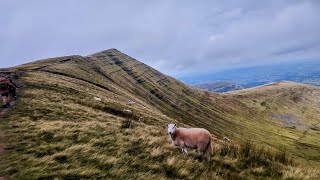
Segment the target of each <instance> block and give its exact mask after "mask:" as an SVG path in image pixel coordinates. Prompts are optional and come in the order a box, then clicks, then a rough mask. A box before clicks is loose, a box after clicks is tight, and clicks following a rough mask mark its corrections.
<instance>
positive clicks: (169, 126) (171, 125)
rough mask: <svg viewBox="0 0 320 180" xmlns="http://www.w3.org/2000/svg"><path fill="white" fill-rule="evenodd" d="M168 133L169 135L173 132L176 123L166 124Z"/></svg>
mask: <svg viewBox="0 0 320 180" xmlns="http://www.w3.org/2000/svg"><path fill="white" fill-rule="evenodd" d="M167 127H168V134H169V135H171V134H173V133H174V132H175V130H176V128H177V125H176V124H167Z"/></svg>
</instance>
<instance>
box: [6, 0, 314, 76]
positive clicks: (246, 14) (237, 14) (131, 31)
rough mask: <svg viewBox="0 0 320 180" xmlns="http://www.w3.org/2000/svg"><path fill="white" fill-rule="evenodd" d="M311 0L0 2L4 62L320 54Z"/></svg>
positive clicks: (176, 69)
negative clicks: (103, 55) (106, 54)
mask: <svg viewBox="0 0 320 180" xmlns="http://www.w3.org/2000/svg"><path fill="white" fill-rule="evenodd" d="M319 8H320V3H318V1H313V0H309V1H307V0H300V1H298V0H297V1H295V0H271V1H263V2H262V1H254V0H231V1H228V2H222V1H218V0H217V1H209V0H208V1H199V2H197V3H195V1H191V0H190V1H183V2H182V1H171V0H163V1H155V0H150V1H143V0H140V1H129V0H127V1H124V0H123V1H121V0H120V1H99V0H92V1H85V0H70V1H62V0H57V1H41V0H29V1H17V0H0V12H1V16H0V59H1V60H0V62H1V63H0V67H7V66H13V65H17V64H21V63H25V62H28V61H32V60H37V59H41V58H47V57H53V56H63V55H71V54H80V55H88V54H91V53H94V52H97V51H100V50H105V49H108V48H118V49H119V50H121V51H123V52H125V53H127V54H129V55H131V56H133V57H135V58H137V59H139V60H142V61H143V62H145V63H147V64H149V65H151V66H153V67H155V68H157V69H159V70H161V71H163V72H165V73H169V74H179V73H180V74H181V73H188V72H197V71H198V72H200V71H210V70H213V71H214V70H219V69H223V68H230V67H236V66H240V65H241V66H249V65H253V64H263V63H272V62H275V61H290V60H303V59H319V56H320V46H319V45H320V35H319V33H318V29H320V21H319V17H320V11H319V10H320V9H319Z"/></svg>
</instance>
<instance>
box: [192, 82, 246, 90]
mask: <svg viewBox="0 0 320 180" xmlns="http://www.w3.org/2000/svg"><path fill="white" fill-rule="evenodd" d="M195 87H197V88H200V89H205V90H208V91H213V92H228V91H235V90H241V89H243V87H242V86H241V85H239V84H236V83H232V82H226V81H221V82H210V83H204V84H199V85H196V86H195Z"/></svg>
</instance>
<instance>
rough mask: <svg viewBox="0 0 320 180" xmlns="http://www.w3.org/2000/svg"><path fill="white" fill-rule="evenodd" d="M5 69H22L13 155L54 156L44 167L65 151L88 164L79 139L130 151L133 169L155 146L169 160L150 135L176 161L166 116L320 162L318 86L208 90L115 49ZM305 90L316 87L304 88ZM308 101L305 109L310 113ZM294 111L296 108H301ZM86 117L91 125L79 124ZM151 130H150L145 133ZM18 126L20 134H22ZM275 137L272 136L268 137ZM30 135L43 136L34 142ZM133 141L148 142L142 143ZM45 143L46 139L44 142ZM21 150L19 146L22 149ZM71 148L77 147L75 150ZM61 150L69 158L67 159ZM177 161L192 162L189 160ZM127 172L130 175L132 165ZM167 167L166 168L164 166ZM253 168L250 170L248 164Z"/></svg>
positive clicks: (13, 115) (13, 117) (11, 120)
mask: <svg viewBox="0 0 320 180" xmlns="http://www.w3.org/2000/svg"><path fill="white" fill-rule="evenodd" d="M8 70H9V71H10V72H16V73H17V74H19V77H20V81H22V82H23V84H24V87H23V88H22V89H21V92H20V93H21V99H20V100H19V101H18V102H17V105H16V107H15V108H14V109H13V110H12V111H11V112H10V113H9V114H8V116H7V117H6V118H5V119H6V122H7V123H8V124H5V126H7V127H10V128H6V129H7V133H8V135H10V136H12V137H11V139H10V144H9V147H10V148H12V149H13V150H14V151H12V154H9V157H8V160H9V159H10V158H14V157H16V156H14V155H16V154H17V153H18V154H19V153H25V154H24V155H26V154H28V153H29V154H30V153H31V154H32V155H33V156H34V157H36V158H35V159H34V158H27V160H26V163H29V164H35V163H36V162H38V161H39V162H45V161H46V160H49V163H52V164H53V165H52V166H48V165H46V166H45V167H46V172H47V173H49V172H50V171H52V169H51V168H55V167H56V168H59V169H60V168H61V167H62V166H61V165H60V164H56V163H57V161H58V162H59V161H60V160H61V158H62V161H66V162H68V158H71V159H70V162H73V163H75V164H78V163H80V164H81V163H84V162H79V161H78V160H77V159H73V158H74V156H75V157H78V156H77V155H76V153H75V152H76V151H81V152H82V153H83V154H86V153H85V152H83V151H82V150H79V149H78V148H79V147H80V146H81V147H82V146H85V147H86V148H87V149H89V150H90V151H93V152H94V153H96V155H97V156H99V157H101V159H104V160H105V161H106V162H107V161H109V159H110V157H109V155H110V156H112V157H116V159H117V160H115V161H119V162H118V163H119V165H123V163H124V162H125V159H123V158H124V157H126V158H129V159H130V160H131V161H132V162H131V163H133V164H131V165H130V167H131V166H134V162H135V161H138V162H140V163H141V162H142V161H143V162H144V161H146V162H150V159H148V156H145V154H146V152H148V153H150V154H154V153H155V154H156V155H155V157H154V158H156V159H157V157H161V158H160V159H163V158H165V157H163V156H161V155H160V154H159V152H158V151H159V149H157V147H154V146H152V142H153V143H156V145H157V146H158V148H160V149H161V150H162V151H164V153H165V154H166V155H167V156H168V159H167V161H168V162H170V161H172V160H170V159H171V158H173V157H172V151H174V150H172V149H170V145H169V144H168V143H170V141H168V140H167V139H166V137H167V136H166V133H165V132H166V130H165V127H166V126H165V124H166V123H171V122H174V123H178V125H179V126H180V125H181V126H186V127H203V128H206V129H208V130H209V131H210V132H211V133H212V134H213V135H214V136H215V137H217V138H218V139H222V138H223V137H228V138H230V139H231V140H232V141H234V142H238V141H241V140H250V141H252V142H256V143H263V144H265V145H266V146H268V147H269V148H273V149H279V150H286V151H288V152H289V153H290V154H293V155H294V156H296V157H297V158H298V160H299V162H301V163H306V162H305V161H308V162H310V163H312V164H313V166H315V167H317V166H318V165H319V160H320V159H319V158H318V156H319V153H318V152H317V150H318V149H320V144H319V143H318V142H316V139H317V138H319V134H317V132H318V130H317V128H318V124H315V122H317V121H319V118H318V117H319V116H318V115H319V113H320V112H319V110H318V109H317V108H314V107H312V106H313V105H315V104H317V103H318V99H319V98H317V96H316V95H317V93H319V92H320V89H319V88H311V87H309V86H308V87H302V88H301V87H298V88H296V86H295V85H293V86H289V87H283V89H281V88H280V89H279V90H278V89H276V90H275V91H272V93H270V94H269V95H268V96H266V95H265V92H262V93H259V92H253V93H252V94H243V91H241V92H238V91H234V92H232V93H222V94H219V93H214V92H208V91H205V90H200V89H197V88H193V87H191V86H188V85H186V84H184V83H182V82H180V81H178V80H176V79H174V78H172V77H170V76H166V75H164V74H163V73H161V72H159V71H157V70H155V69H153V68H152V67H149V66H147V65H145V64H144V63H141V62H139V61H138V60H136V59H134V58H132V57H130V56H128V55H126V54H124V53H122V52H120V51H118V50H116V49H110V50H106V51H101V52H98V53H94V54H92V55H89V56H84V57H82V56H66V57H58V58H50V59H47V60H42V61H36V62H33V63H28V64H24V65H21V66H16V67H13V68H7V69H5V71H8ZM0 71H1V70H0ZM289 84H290V83H289ZM280 86H283V85H282V84H280ZM266 87H268V86H266ZM269 88H270V86H269ZM305 90H308V92H309V94H304V93H303V92H304V91H305ZM280 91H283V92H284V93H283V92H280ZM292 92H296V93H292ZM40 95H41V96H40ZM295 96H296V97H295ZM96 99H98V100H96ZM99 99H100V100H99ZM285 106H287V107H288V109H285V108H284V107H285ZM289 107H290V108H289ZM301 107H304V108H302V109H303V112H302V111H301V110H300V109H301ZM297 109H298V110H299V112H295V111H296V110H297ZM128 112H131V113H128ZM287 114H289V115H291V116H287ZM287 117H289V118H287ZM291 117H292V118H291ZM126 119H132V120H133V121H134V124H135V127H134V128H133V129H131V130H130V129H129V130H119V126H122V125H121V123H122V122H125V120H126ZM310 119H311V120H310ZM288 120H296V121H297V122H300V121H301V122H303V127H301V128H307V129H308V131H307V132H306V133H305V132H304V131H303V130H301V129H300V127H297V128H288V127H286V126H284V125H283V123H285V122H287V121H288ZM3 123H4V122H3ZM80 124H81V125H86V126H83V127H82V126H79V125H80ZM313 124H315V125H313ZM15 129H17V130H15ZM144 129H148V132H145V131H144ZM151 129H152V131H151ZM56 132H59V133H58V134H56ZM15 133H20V134H19V137H17V136H16V135H15ZM100 133H101V134H100ZM110 133H111V134H112V135H114V136H116V137H117V138H116V139H113V140H114V141H115V142H114V143H113V142H112V141H111V139H112V137H113V136H111V134H110ZM90 134H92V135H90ZM89 135H90V136H89ZM268 135H272V137H273V138H265V137H266V136H268ZM88 136H89V137H90V138H89V137H88ZM21 138H25V139H21ZM99 139H103V140H102V141H100V140H99ZM297 140H298V141H297ZM33 141H34V142H37V143H31V142H33ZM51 141H52V142H54V143H58V142H59V143H58V144H57V145H59V146H58V147H56V148H57V149H55V148H53V149H52V148H49V147H51V146H53V144H51ZM103 141H106V142H108V146H110V147H117V148H119V152H122V153H124V154H128V153H129V155H130V154H131V153H133V154H135V152H136V151H137V152H140V151H141V152H142V151H143V152H144V153H142V154H144V156H143V157H140V158H138V159H136V158H134V156H123V154H117V153H116V152H117V151H115V150H114V149H112V148H111V150H110V149H109V147H108V146H106V144H103ZM83 142H84V144H83ZM136 142H141V143H142V145H143V147H140V146H142V145H139V144H137V143H136ZM30 143H31V145H29V146H28V144H30ZM41 143H42V144H43V143H44V144H45V145H46V146H45V147H43V146H42V145H40V144H41ZM96 143H98V144H99V145H98V146H97V145H96ZM121 143H124V144H126V145H128V146H129V147H126V146H123V145H122V144H121ZM145 143H146V144H145ZM292 144H294V145H292ZM130 147H140V148H142V149H140V150H139V148H134V149H131V148H130ZM17 148H18V149H19V148H20V150H21V151H17V150H16V149H17ZM42 149H43V150H42ZM48 149H50V150H48ZM102 150H104V151H102ZM47 151H49V152H47ZM150 151H151V152H150ZM104 152H107V154H108V153H109V154H108V158H106V157H104V156H103V154H104ZM43 153H44V154H43ZM70 153H71V154H72V153H75V154H74V156H71V155H70ZM39 154H43V155H39ZM86 155H87V154H86ZM175 155H177V154H175ZM38 156H39V157H38ZM105 156H106V155H105ZM179 157H180V156H179ZM56 158H58V160H57V159H56ZM64 158H66V159H65V160H63V159H64ZM78 158H80V159H81V157H78ZM90 158H94V157H90ZM145 159H148V161H147V160H145ZM95 161H99V160H98V159H96V160H95ZM175 161H177V162H179V163H181V164H183V163H185V162H184V160H183V159H182V160H179V161H178V160H175ZM7 163H8V164H7V165H8V166H13V164H12V162H10V161H8V162H7ZM179 163H178V164H179ZM84 164H85V165H86V166H87V165H90V163H89V164H88V163H84ZM78 165H79V164H78ZM198 165H199V164H198ZM23 166H28V164H24V163H23V164H22V165H21V167H20V168H19V167H18V169H19V170H20V171H17V172H16V173H13V174H16V175H17V174H18V175H19V176H20V175H21V176H22V175H24V174H28V173H30V171H26V170H25V169H23ZM70 166H72V164H70ZM86 166H85V167H86ZM108 166H110V164H109V165H108ZM201 166H202V165H201ZM112 167H114V171H115V172H114V173H115V177H118V176H120V175H121V168H120V167H118V166H117V165H114V164H113V165H112ZM125 167H127V166H125ZM170 167H171V166H170ZM210 167H211V166H210ZM6 168H8V167H6ZM6 168H4V169H6ZM131 168H132V167H131ZM145 168H146V169H148V168H149V169H150V167H145ZM154 168H155V167H153V168H151V169H154ZM171 168H172V167H171ZM98 171H100V170H97V172H98ZM126 171H127V172H128V174H132V172H131V171H130V168H129V169H127V170H126ZM138 171H142V169H139V170H138ZM186 171H187V172H191V170H186ZM160 172H161V173H163V171H162V170H161V171H160ZM226 172H228V171H226ZM70 173H72V172H70ZM92 173H93V174H94V173H95V172H92ZM199 173H200V172H199ZM246 173H248V174H247V175H250V173H249V172H246ZM49 174H50V173H49ZM187 174H189V173H187ZM236 174H237V173H236ZM18 175H17V176H18ZM161 175H164V174H161ZM189 175H191V174H189ZM200 175H203V174H201V173H200ZM237 176H240V175H237ZM37 177H38V176H37ZM150 177H151V176H150ZM177 177H180V176H177ZM181 177H184V176H181ZM181 177H180V178H181Z"/></svg>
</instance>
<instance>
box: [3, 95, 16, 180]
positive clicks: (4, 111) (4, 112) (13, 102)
mask: <svg viewBox="0 0 320 180" xmlns="http://www.w3.org/2000/svg"><path fill="white" fill-rule="evenodd" d="M10 105H11V107H10V108H5V109H1V110H0V118H1V117H2V116H3V115H5V114H6V113H7V112H8V111H9V110H10V109H11V108H12V106H14V105H15V101H12V102H10ZM0 120H1V119H0ZM5 140H6V139H5V134H4V131H3V130H2V129H0V163H2V156H3V155H4V153H5ZM0 180H5V178H4V177H2V176H0Z"/></svg>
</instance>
